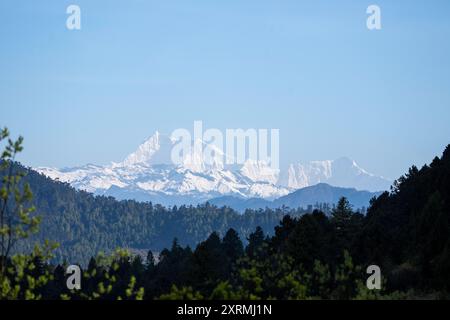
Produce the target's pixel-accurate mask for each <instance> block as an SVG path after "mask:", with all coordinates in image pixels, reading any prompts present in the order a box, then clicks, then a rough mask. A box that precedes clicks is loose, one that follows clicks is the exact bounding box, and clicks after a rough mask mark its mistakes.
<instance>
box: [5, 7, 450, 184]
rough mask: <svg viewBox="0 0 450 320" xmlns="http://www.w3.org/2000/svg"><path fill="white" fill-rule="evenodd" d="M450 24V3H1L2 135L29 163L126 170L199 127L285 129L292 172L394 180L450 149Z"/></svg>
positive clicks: (284, 157)
mask: <svg viewBox="0 0 450 320" xmlns="http://www.w3.org/2000/svg"><path fill="white" fill-rule="evenodd" d="M69 4H77V5H79V6H80V7H81V19H82V29H81V30H80V31H69V30H67V29H66V27H65V23H66V18H67V15H66V12H65V11H66V8H67V6H68V5H69ZM370 4H377V5H379V6H380V7H381V14H382V30H380V31H369V30H367V28H366V17H367V14H366V8H367V6H369V5H370ZM449 17H450V2H449V1H447V0H442V1H439V0H435V1H412V0H409V1H403V0H396V1H375V0H373V1H372V0H371V1H318V0H315V1H312V0H311V1H299V0H295V1H294V0H293V1H282V0H281V1H274V0H271V1H266V0H259V1H254V0H227V1H211V0H195V1H188V0H176V1H174V0H164V1H161V0H159V1H147V0H145V1H144V0H141V1H137V0H127V1H124V0H121V1H87V0H71V1H52V0H45V1H44V0H39V1H34V0H33V1H32V0H28V1H24V0H2V1H1V2H0V43H1V44H0V48H1V50H0V126H8V127H9V128H10V130H11V131H12V132H13V133H14V134H15V135H18V134H21V135H23V136H24V137H25V151H24V153H23V155H22V156H21V158H20V160H21V161H22V162H24V163H25V164H27V165H31V166H56V167H64V166H74V165H81V164H85V163H98V164H106V163H108V162H110V161H120V160H122V159H123V158H124V157H125V156H126V155H127V154H128V153H130V152H132V151H133V150H134V149H135V148H136V147H137V145H138V144H139V143H141V142H142V141H143V140H144V139H145V138H146V137H148V136H150V135H151V134H152V133H153V132H154V131H155V130H159V131H161V132H163V133H170V132H172V130H174V129H176V128H187V129H191V128H192V126H193V121H194V120H202V121H203V123H204V126H205V127H206V128H219V129H225V128H269V129H270V128H279V129H280V139H281V158H280V160H281V163H282V164H287V163H289V162H295V161H305V160H323V159H334V158H337V157H340V156H343V155H345V156H349V157H351V158H353V159H355V160H356V161H357V162H358V163H359V164H360V165H361V166H362V167H363V168H365V169H367V170H369V171H371V172H373V173H376V174H380V175H384V176H387V177H389V178H397V177H398V176H400V175H401V174H402V173H404V172H405V171H406V170H407V168H408V167H409V166H410V165H412V164H418V165H422V164H424V163H426V162H429V161H430V160H431V159H432V158H433V157H434V156H435V155H440V154H441V152H442V150H443V148H444V147H445V145H446V144H448V143H450V139H449V138H450V125H449V123H450V90H449V89H450V58H449V57H450V40H449V39H450V19H449ZM191 130H192V129H191Z"/></svg>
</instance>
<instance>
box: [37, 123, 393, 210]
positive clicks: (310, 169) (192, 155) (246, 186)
mask: <svg viewBox="0 0 450 320" xmlns="http://www.w3.org/2000/svg"><path fill="white" fill-rule="evenodd" d="M178 143H179V141H175V140H173V139H171V138H170V137H169V136H167V135H163V134H161V133H159V132H156V133H155V134H154V135H152V136H151V137H150V138H148V139H147V140H145V141H144V142H143V143H142V144H141V145H140V146H139V147H138V148H137V150H136V151H134V152H133V153H131V154H130V155H129V156H128V157H126V159H125V160H124V161H123V162H120V163H112V164H111V165H107V166H97V165H85V166H81V167H76V168H68V169H55V168H37V171H39V172H41V173H43V174H45V175H47V176H49V177H50V178H52V179H58V180H60V181H64V182H67V183H70V184H71V185H72V186H73V187H75V188H77V189H82V190H86V191H89V192H93V193H95V194H100V195H111V196H114V197H116V198H118V199H137V200H140V201H153V202H158V203H161V204H165V205H173V204H196V203H200V202H204V201H206V200H208V199H212V198H217V197H221V196H237V197H241V198H247V199H248V198H254V197H258V198H264V199H269V200H271V199H275V198H278V197H281V196H284V195H287V194H289V193H291V192H293V191H295V190H298V189H301V188H305V187H309V186H313V185H316V184H319V183H328V184H330V185H333V186H336V187H349V188H356V189H358V190H368V191H381V190H388V189H389V187H390V184H391V182H390V181H389V180H387V179H385V178H383V177H378V176H375V175H373V174H370V173H368V172H366V171H365V170H364V169H362V168H360V167H359V166H358V165H357V164H356V162H355V161H353V160H351V159H349V158H345V157H344V158H339V159H337V160H325V161H311V162H308V163H294V164H291V165H289V166H288V168H287V170H282V171H280V170H278V169H273V168H272V167H271V166H270V165H269V164H268V163H266V162H264V161H256V160H247V161H246V162H245V163H244V164H242V165H237V164H234V165H228V164H226V162H227V161H226V160H227V159H226V155H225V154H224V153H223V152H222V150H219V149H217V148H215V147H214V146H211V145H208V144H206V143H205V142H204V141H200V140H197V141H192V148H191V149H189V148H188V149H189V151H188V152H186V154H182V157H181V161H180V162H179V163H174V162H173V161H172V152H175V153H176V152H177V144H178ZM174 150H175V151H174ZM198 150H200V153H199V152H198ZM175 155H176V154H175ZM224 162H225V163H224Z"/></svg>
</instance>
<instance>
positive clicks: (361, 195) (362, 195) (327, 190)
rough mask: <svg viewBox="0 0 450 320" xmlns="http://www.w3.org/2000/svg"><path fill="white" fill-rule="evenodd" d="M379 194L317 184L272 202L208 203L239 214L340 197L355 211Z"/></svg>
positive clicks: (234, 200) (231, 199) (334, 200)
mask: <svg viewBox="0 0 450 320" xmlns="http://www.w3.org/2000/svg"><path fill="white" fill-rule="evenodd" d="M380 194H381V192H369V191H359V190H356V189H354V188H341V187H334V186H331V185H329V184H326V183H319V184H316V185H314V186H310V187H306V188H302V189H299V190H297V191H295V192H292V193H290V194H288V195H286V196H283V197H280V198H278V199H275V200H273V201H268V200H264V199H260V198H250V199H248V198H247V199H246V198H238V197H232V196H225V197H219V198H214V199H211V200H209V201H208V202H209V203H211V204H213V205H215V206H218V207H223V206H227V207H230V208H233V209H235V210H237V211H239V212H244V211H245V209H264V208H266V207H267V208H272V209H273V208H280V207H282V206H286V207H290V208H298V207H303V208H305V209H306V208H307V207H308V206H309V205H315V204H316V203H329V204H335V203H337V202H338V201H339V199H340V198H341V197H346V198H347V199H348V201H349V202H350V203H351V204H352V205H353V207H354V208H355V209H357V208H362V207H368V206H369V203H370V199H372V198H374V197H378V196H379V195H380Z"/></svg>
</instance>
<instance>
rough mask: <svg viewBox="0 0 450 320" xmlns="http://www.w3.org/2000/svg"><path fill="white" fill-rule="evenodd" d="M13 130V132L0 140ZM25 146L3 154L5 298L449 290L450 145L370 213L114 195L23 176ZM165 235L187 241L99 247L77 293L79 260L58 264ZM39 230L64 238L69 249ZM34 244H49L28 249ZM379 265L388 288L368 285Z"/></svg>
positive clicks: (385, 294)
mask: <svg viewBox="0 0 450 320" xmlns="http://www.w3.org/2000/svg"><path fill="white" fill-rule="evenodd" d="M8 135H9V133H8V131H7V130H6V129H5V130H3V131H1V135H0V138H1V139H6V138H7V137H8ZM1 139H0V140H1ZM21 149H22V148H21V139H19V140H18V141H16V142H13V141H11V140H9V141H8V145H7V148H6V149H5V152H3V153H2V154H1V160H2V161H0V170H1V172H2V173H3V176H2V177H1V178H2V179H1V181H2V185H1V188H0V226H1V227H0V248H1V255H0V289H1V290H0V299H383V298H384V299H396V298H410V299H415V298H430V299H437V298H446V299H448V298H449V290H450V236H449V235H450V145H449V146H447V148H446V149H445V151H444V153H443V155H442V157H441V158H438V157H436V158H435V159H434V160H433V161H432V162H431V164H430V165H425V166H423V167H422V168H421V169H418V168H417V167H415V166H413V167H412V168H411V169H410V170H409V171H408V173H407V174H405V175H404V176H402V177H401V178H400V179H398V180H397V181H396V182H395V184H394V186H393V187H392V189H391V191H390V192H385V193H383V194H382V195H381V196H379V197H378V198H377V199H373V200H372V201H371V204H370V207H369V208H368V210H367V214H366V215H363V214H361V213H360V212H355V211H354V210H353V209H352V207H351V206H350V204H349V202H348V201H347V200H346V199H345V198H342V199H341V200H340V201H339V203H338V204H337V205H336V206H335V207H334V208H333V209H332V210H331V214H329V215H327V214H325V213H323V212H321V211H319V210H315V211H314V212H312V213H305V212H303V211H302V210H288V209H287V208H282V209H279V210H275V211H271V210H261V211H258V212H247V213H246V214H245V215H243V216H241V215H238V214H236V213H235V212H233V211H232V210H230V209H227V208H221V209H218V208H216V207H213V206H210V205H204V206H199V207H180V208H173V209H171V210H168V209H165V208H163V207H160V206H153V205H152V204H150V203H147V204H142V203H137V202H134V201H122V202H117V201H115V200H114V199H112V198H106V197H94V196H92V195H90V194H88V193H85V192H79V191H75V190H74V189H72V188H70V187H68V186H67V185H65V184H62V183H55V182H52V181H51V180H49V179H46V178H45V177H43V176H41V175H39V174H37V173H35V172H33V171H29V170H28V172H26V174H22V173H16V169H22V168H21V167H20V166H17V165H13V164H14V162H13V161H12V160H13V159H14V157H15V154H16V153H17V152H20V151H21ZM19 171H21V170H19ZM24 177H25V178H24ZM24 182H28V183H29V184H28V183H24ZM30 185H31V186H32V188H33V191H34V194H35V198H34V199H35V200H34V202H31V201H32V199H33V197H32V193H31V189H30ZM30 203H34V205H35V206H36V208H34V207H33V206H31V205H30ZM35 209H37V210H35ZM46 210H47V211H48V213H47V214H45V215H43V217H42V227H43V228H41V230H40V232H39V233H37V235H35V236H32V237H31V238H30V236H31V235H33V234H36V232H37V230H38V229H37V227H38V226H39V224H40V223H41V220H40V219H39V218H38V215H39V214H40V213H44V212H46ZM255 226H258V227H256V229H255ZM273 226H275V227H274V228H273V230H272V232H270V234H267V232H266V231H265V230H269V229H270V228H272V227H273ZM169 237H170V238H171V239H173V238H174V237H179V240H177V239H175V240H171V241H172V244H171V246H170V248H169V249H163V250H161V252H160V253H159V254H153V253H152V251H148V253H147V255H146V256H145V257H144V258H143V257H142V256H141V255H136V254H130V253H129V252H128V251H127V250H125V249H117V250H116V251H114V253H112V254H106V255H104V254H99V255H95V256H94V254H91V256H92V257H91V258H90V260H89V263H88V264H87V266H83V268H82V269H83V272H82V281H81V290H69V289H68V288H67V285H66V280H67V275H66V270H67V269H66V268H67V266H68V264H75V263H74V261H70V262H69V261H67V260H66V261H65V262H63V263H60V264H55V261H58V260H55V259H54V254H55V253H56V254H59V255H60V258H62V257H64V255H63V254H62V252H67V251H69V252H70V250H74V252H73V253H72V256H73V257H77V256H79V257H81V259H80V260H78V261H77V262H79V264H82V263H81V261H82V258H83V257H85V256H86V255H88V254H90V253H91V252H98V251H101V250H103V251H108V250H112V249H113V248H114V247H122V248H124V247H125V248H126V247H132V248H141V249H145V248H146V247H151V246H164V245H165V243H166V242H167V241H169V240H168V238H169ZM244 237H245V238H244ZM43 239H50V240H58V239H62V241H61V243H60V245H61V246H60V248H61V247H62V248H63V251H61V249H56V250H55V248H56V247H57V246H56V245H52V244H51V243H49V242H48V241H44V240H43ZM242 239H244V240H245V241H244V242H243V241H242ZM39 240H42V241H39ZM59 241H60V240H59ZM16 242H17V244H19V245H18V246H17V248H16V251H17V252H16V253H15V254H12V252H11V251H10V248H11V247H12V244H16ZM32 242H41V243H44V245H40V246H39V245H37V246H35V248H34V249H33V250H31V246H29V248H28V249H29V250H30V251H22V252H21V251H20V250H23V249H24V248H26V245H24V244H28V245H29V244H30V243H32ZM192 243H194V245H193V244H192ZM196 243H198V244H196ZM20 244H22V245H20ZM186 244H188V246H186ZM64 247H65V249H64ZM58 250H59V251H58ZM64 250H66V251H64ZM18 252H21V253H18ZM374 265H376V266H378V267H379V268H380V269H381V274H382V279H383V281H382V284H381V290H369V289H368V288H367V286H366V283H365V281H366V279H367V277H368V274H367V273H366V268H367V267H368V266H374Z"/></svg>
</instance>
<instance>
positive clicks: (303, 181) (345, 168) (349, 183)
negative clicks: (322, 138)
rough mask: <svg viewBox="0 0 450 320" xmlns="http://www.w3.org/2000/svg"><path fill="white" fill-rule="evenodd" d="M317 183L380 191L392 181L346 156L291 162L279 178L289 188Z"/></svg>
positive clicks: (386, 188)
mask: <svg viewBox="0 0 450 320" xmlns="http://www.w3.org/2000/svg"><path fill="white" fill-rule="evenodd" d="M318 183H327V184H330V185H333V186H337V187H346V188H356V189H358V190H367V191H381V190H388V189H389V187H390V185H391V183H392V181H390V180H388V179H386V178H383V177H379V176H375V175H373V174H371V173H368V172H367V171H366V170H364V169H362V168H361V167H359V166H358V165H357V164H356V162H355V161H353V160H351V159H349V158H346V157H342V158H339V159H337V160H325V161H311V162H308V163H296V164H291V165H290V166H289V168H288V170H287V172H285V173H284V174H282V176H281V178H280V184H281V185H284V186H286V187H288V188H290V189H301V188H305V187H308V186H312V185H316V184H318Z"/></svg>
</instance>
